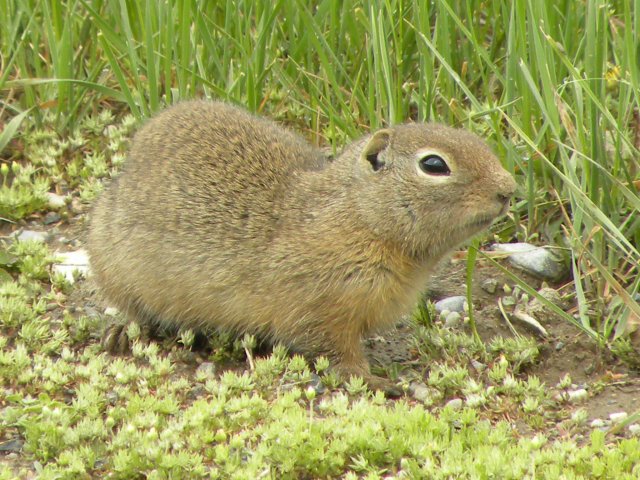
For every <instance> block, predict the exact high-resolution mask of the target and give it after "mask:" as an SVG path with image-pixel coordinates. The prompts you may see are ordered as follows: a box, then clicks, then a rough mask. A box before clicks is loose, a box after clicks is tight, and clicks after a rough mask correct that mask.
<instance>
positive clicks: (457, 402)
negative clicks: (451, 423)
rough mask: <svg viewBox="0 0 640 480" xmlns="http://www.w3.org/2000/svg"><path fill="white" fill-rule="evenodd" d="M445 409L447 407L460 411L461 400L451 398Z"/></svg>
mask: <svg viewBox="0 0 640 480" xmlns="http://www.w3.org/2000/svg"><path fill="white" fill-rule="evenodd" d="M445 407H449V408H451V409H453V410H460V409H461V408H462V399H461V398H452V399H451V400H449V401H448V402H447V403H446V405H445Z"/></svg>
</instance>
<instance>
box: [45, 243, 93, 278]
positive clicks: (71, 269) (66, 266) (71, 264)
mask: <svg viewBox="0 0 640 480" xmlns="http://www.w3.org/2000/svg"><path fill="white" fill-rule="evenodd" d="M55 256H56V258H58V260H59V261H58V263H55V264H54V265H53V266H52V267H51V268H52V269H53V272H54V273H61V274H62V275H64V276H65V278H66V279H67V281H68V282H70V283H73V282H74V281H75V275H77V274H78V273H79V274H80V275H81V276H82V277H86V276H87V275H89V256H88V255H87V252H86V250H82V249H80V250H76V251H74V252H56V253H55ZM75 272H77V273H75Z"/></svg>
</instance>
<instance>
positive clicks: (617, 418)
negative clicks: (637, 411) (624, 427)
mask: <svg viewBox="0 0 640 480" xmlns="http://www.w3.org/2000/svg"><path fill="white" fill-rule="evenodd" d="M628 416H629V414H628V413H627V412H615V413H610V414H609V419H610V420H611V421H612V422H615V423H620V422H622V421H623V420H624V419H626V418H627V417H628Z"/></svg>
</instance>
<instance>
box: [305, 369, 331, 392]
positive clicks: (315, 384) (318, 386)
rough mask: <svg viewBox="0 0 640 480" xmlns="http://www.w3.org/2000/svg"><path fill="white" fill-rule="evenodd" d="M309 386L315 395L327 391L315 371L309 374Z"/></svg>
mask: <svg viewBox="0 0 640 480" xmlns="http://www.w3.org/2000/svg"><path fill="white" fill-rule="evenodd" d="M309 386H310V387H311V388H313V390H314V391H315V392H316V394H317V395H322V394H323V393H324V392H326V391H327V387H325V386H324V383H322V378H320V376H319V375H318V374H316V373H312V374H311V382H309Z"/></svg>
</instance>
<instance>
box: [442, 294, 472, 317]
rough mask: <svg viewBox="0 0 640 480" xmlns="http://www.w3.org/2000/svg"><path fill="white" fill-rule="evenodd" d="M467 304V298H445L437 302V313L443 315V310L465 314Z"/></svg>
mask: <svg viewBox="0 0 640 480" xmlns="http://www.w3.org/2000/svg"><path fill="white" fill-rule="evenodd" d="M466 303H467V297H464V296H462V295H458V296H455V297H447V298H443V299H442V300H439V301H437V302H436V304H435V307H436V312H438V313H442V311H443V310H449V311H450V312H459V313H462V312H464V306H465V304H466Z"/></svg>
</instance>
